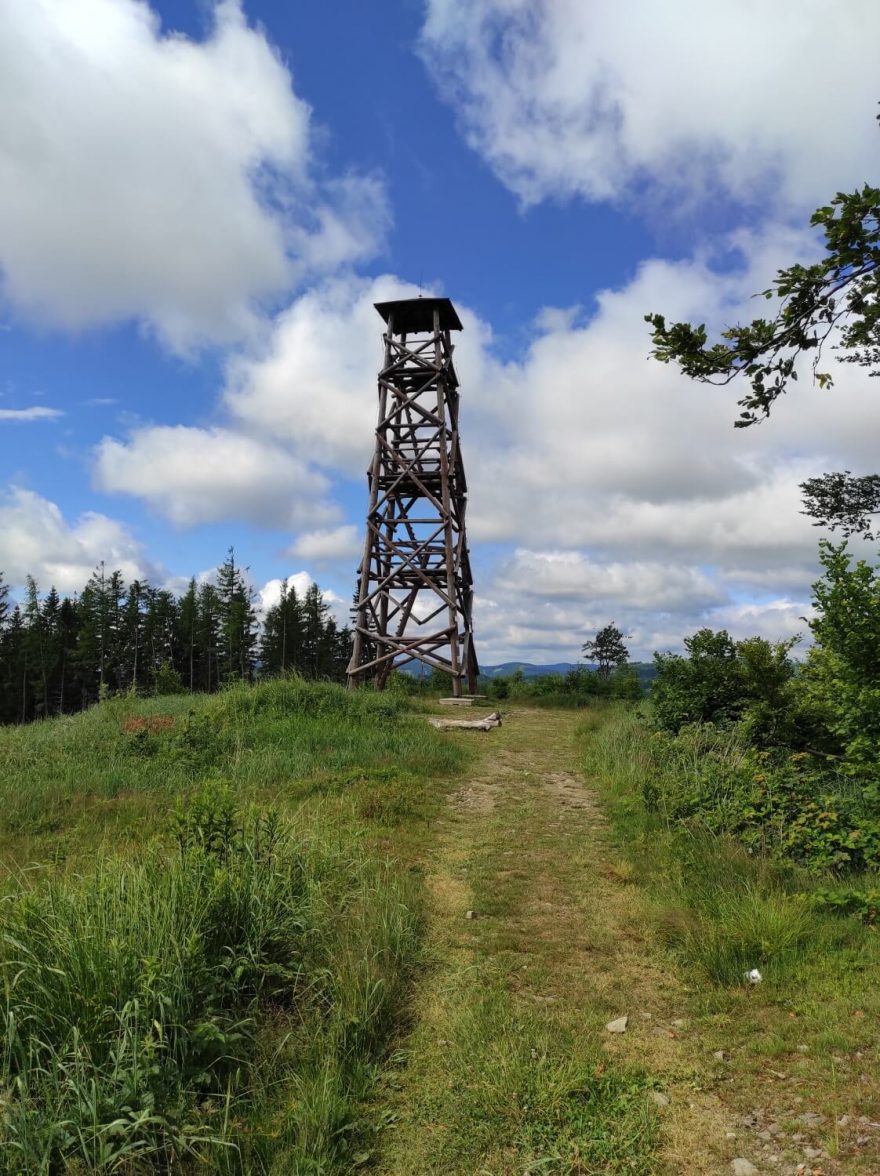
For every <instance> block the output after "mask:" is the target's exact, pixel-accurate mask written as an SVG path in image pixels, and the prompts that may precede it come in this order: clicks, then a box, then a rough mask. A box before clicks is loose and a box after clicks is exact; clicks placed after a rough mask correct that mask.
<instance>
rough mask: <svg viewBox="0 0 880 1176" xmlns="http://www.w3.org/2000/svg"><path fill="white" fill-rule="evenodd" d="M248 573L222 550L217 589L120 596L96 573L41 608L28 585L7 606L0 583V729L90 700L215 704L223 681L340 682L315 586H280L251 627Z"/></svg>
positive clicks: (203, 586)
mask: <svg viewBox="0 0 880 1176" xmlns="http://www.w3.org/2000/svg"><path fill="white" fill-rule="evenodd" d="M253 596H254V594H253V591H252V589H251V588H250V586H249V584H248V581H247V578H246V575H245V570H244V569H242V568H241V567H240V566H239V565H238V564H237V563H236V560H235V553H234V551H233V550H232V549H231V548H230V550H229V553H228V555H227V557H226V559H225V560H224V562H223V563H222V564H221V565H220V567H219V568H218V569H217V574H216V578H215V582H213V583H212V582H204V583H197V581H196V580H195V578H193V579H191V580H190V582H189V585H188V586H187V589H186V591H185V592H184V593H183V594H182V595H180V596H176V595H175V594H174V593H173V592H170V591H169V590H168V589H165V588H156V587H154V586H153V585H151V584H149V583H147V581H146V580H137V579H136V580H132V581H131V582H130V583H129V584H126V583H125V581H124V579H123V576H122V573H121V572H120V571H118V570H116V571H108V570H107V568H106V567H105V565H104V563H103V562H102V563H101V564H99V565H98V567H97V568H96V569H95V571H94V572H93V574H92V575H91V576H90V577H89V580H88V582H87V584H86V585H85V587H84V588H83V589H82V591H81V592H80V593H78V594H74V595H73V596H61V595H60V594H59V593H58V592H57V590H56V589H55V588H54V587H52V588H50V590H49V591H48V593H46V594H45V595H42V596H41V593H40V589H39V585H38V584H37V582H36V581H35V580H34V579H33V577H32V576H28V577H27V580H26V585H25V594H24V599H23V600H22V601H21V602H13V601H12V600H11V598H10V592H9V585H8V584H6V583H5V581H4V577H3V574H2V572H0V722H4V723H26V722H30V721H31V720H33V719H38V718H45V717H48V716H49V715H62V714H69V713H71V712H73V711H78V710H82V709H83V708H84V707H87V706H90V705H91V704H92V703H94V702H96V701H98V699H100V698H103V697H107V696H109V695H113V694H120V693H125V692H127V691H133V692H135V693H138V694H172V693H179V692H183V691H190V692H196V691H199V692H209V693H210V692H213V691H215V690H217V689H219V688H220V687H221V686H222V685H223V684H224V683H227V682H231V681H252V680H253V679H254V678H256V677H257V676H272V675H275V674H282V673H287V672H291V671H295V672H297V673H300V674H303V675H304V676H306V677H310V678H329V679H341V678H342V677H343V676H344V674H345V667H346V664H347V661H348V655H349V645H350V634H349V630H348V629H347V628H344V627H343V628H339V627H338V626H337V624H336V622H335V621H334V619H333V617H332V616H330V612H329V607H328V605H327V603H326V602H325V600H324V599H323V596H322V594H321V592H320V590H319V588H318V586H317V585H316V584H312V585H310V586H309V588H308V589H307V591H306V592H305V593H304V594H302V595H301V596H300V595H299V594H298V593H297V592H296V589H295V588H294V586H293V585H292V584H290V583H289V582H288V581H285V582H284V583H283V584H282V588H281V597H280V600H279V601H278V603H277V604H275V605H273V606H272V607H271V608H270V609H268V610H267V612H266V614H265V617H264V618H263V624H262V627H260V626H259V625H258V622H257V615H256V610H255V609H254V604H253Z"/></svg>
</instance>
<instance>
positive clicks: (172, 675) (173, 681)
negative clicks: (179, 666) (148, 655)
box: [153, 662, 184, 697]
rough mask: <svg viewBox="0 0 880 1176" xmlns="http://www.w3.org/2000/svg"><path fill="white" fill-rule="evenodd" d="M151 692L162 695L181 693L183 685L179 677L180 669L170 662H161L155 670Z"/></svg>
mask: <svg viewBox="0 0 880 1176" xmlns="http://www.w3.org/2000/svg"><path fill="white" fill-rule="evenodd" d="M153 693H154V694H156V695H158V696H160V697H161V696H162V695H167V694H183V693H184V686H183V682H182V681H181V678H180V671H179V670H176V669H175V668H174V666H173V665H171V663H170V662H162V664H161V665H160V666H159V668H158V669H157V670H156V676H155V678H154V680H153Z"/></svg>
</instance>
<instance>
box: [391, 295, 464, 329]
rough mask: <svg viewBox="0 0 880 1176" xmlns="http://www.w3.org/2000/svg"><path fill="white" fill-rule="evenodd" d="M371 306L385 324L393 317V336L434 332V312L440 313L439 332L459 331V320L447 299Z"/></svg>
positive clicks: (424, 299) (426, 299) (407, 301)
mask: <svg viewBox="0 0 880 1176" xmlns="http://www.w3.org/2000/svg"><path fill="white" fill-rule="evenodd" d="M373 305H374V306H375V307H376V310H378V312H379V314H381V316H382V318H383V319H384V320H385V322H386V323H387V322H389V321H390V320H391V316H392V315H393V316H394V321H393V330H394V334H395V335H403V334H406V335H418V334H421V333H423V332H425V331H428V332H430V331H433V330H434V311H435V310H439V311H440V330H441V331H460V330H461V329H462V326H461V319H460V318H459V317H458V312H457V311H456V309H455V307H454V306H453V305H452V302H451V300H450V299H449V298H400V299H398V300H397V301H396V302H375V303H373Z"/></svg>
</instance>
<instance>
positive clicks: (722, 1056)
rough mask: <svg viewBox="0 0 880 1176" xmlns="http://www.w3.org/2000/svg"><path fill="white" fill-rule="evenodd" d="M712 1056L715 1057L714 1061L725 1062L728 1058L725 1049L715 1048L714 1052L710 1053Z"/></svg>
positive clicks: (728, 1055)
mask: <svg viewBox="0 0 880 1176" xmlns="http://www.w3.org/2000/svg"><path fill="white" fill-rule="evenodd" d="M712 1057H713V1058H714V1059H715V1061H716V1062H726V1061H728V1059H729V1058H730V1054H729V1053H728V1052H727V1050H726V1049H716V1050H715V1052H714V1053H713V1054H712Z"/></svg>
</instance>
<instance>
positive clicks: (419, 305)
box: [348, 298, 479, 697]
mask: <svg viewBox="0 0 880 1176" xmlns="http://www.w3.org/2000/svg"><path fill="white" fill-rule="evenodd" d="M376 309H377V310H378V312H379V314H380V315H381V316H382V318H383V319H384V320H385V323H386V330H385V335H384V341H385V358H384V361H383V367H382V370H381V371H380V372H379V416H378V423H377V425H376V435H375V448H374V451H373V459H372V461H371V463H370V468H369V470H368V471H367V478H368V482H369V505H368V507H367V520H366V529H365V535H364V547H363V555H362V557H361V563H360V567H359V569H358V581H357V592H356V596H355V606H354V610H353V611H354V637H353V643H352V656H351V661H350V662H349V666H348V684H349V686H351V687H356V686H360V685H362V684H364V683H366V682H371V683H372V684H373V685H374V686H375V687H376V688H377V689H380V690H381V689H382V688H383V687H384V686H385V684H386V682H387V681H388V676H389V674H390V673H391V670H392V669H393V668H394V666H395V665H403V664H405V663H407V662H409V661H412V660H416V661H419V662H421V663H423V664H424V665H426V666H428V667H430V668H431V669H436V670H440V671H442V672H444V673H446V674H448V675H449V677H450V688H451V691H452V694H453V695H454V696H455V697H460V696H461V694H462V692H463V690H465V689H466V690H467V691H468V692H469V693H470V694H473V693H474V692H475V691H476V685H477V675H478V673H479V666H478V664H477V657H476V651H475V649H474V641H473V622H472V609H473V577H472V574H471V565H470V553H469V550H468V545H467V532H466V528H465V516H466V512H467V481H466V479H465V473H464V463H463V461H462V456H461V444H460V441H459V433H458V409H459V391H458V378H457V376H456V373H455V367H454V365H453V362H452V353H453V350H454V347H453V343H452V338H451V332H452V331H460V330H461V322H460V320H459V317H458V314H457V313H456V310H455V307H454V306H453V305H452V303H451V302H450V301H449V299H448V298H411V299H402V300H400V301H397V302H383V303H377V304H376Z"/></svg>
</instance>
